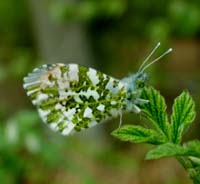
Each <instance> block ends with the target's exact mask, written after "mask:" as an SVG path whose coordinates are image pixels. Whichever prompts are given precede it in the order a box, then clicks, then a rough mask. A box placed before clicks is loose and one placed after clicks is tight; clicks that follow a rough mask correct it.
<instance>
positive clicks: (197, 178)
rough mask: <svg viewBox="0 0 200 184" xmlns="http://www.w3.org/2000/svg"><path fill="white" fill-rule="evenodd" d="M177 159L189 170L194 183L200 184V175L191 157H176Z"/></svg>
mask: <svg viewBox="0 0 200 184" xmlns="http://www.w3.org/2000/svg"><path fill="white" fill-rule="evenodd" d="M176 159H177V160H178V161H179V163H180V164H181V165H182V166H183V167H184V168H185V170H186V171H187V172H188V175H189V177H190V178H191V179H192V180H193V183H194V184H200V175H199V174H198V172H197V171H196V169H195V168H194V166H193V164H192V162H191V161H190V160H189V159H187V160H186V159H185V158H184V157H180V156H178V157H176Z"/></svg>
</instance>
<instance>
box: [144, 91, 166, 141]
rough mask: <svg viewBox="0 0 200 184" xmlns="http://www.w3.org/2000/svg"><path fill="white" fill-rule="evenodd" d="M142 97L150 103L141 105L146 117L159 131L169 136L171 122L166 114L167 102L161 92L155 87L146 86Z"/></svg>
mask: <svg viewBox="0 0 200 184" xmlns="http://www.w3.org/2000/svg"><path fill="white" fill-rule="evenodd" d="M141 98H142V99H146V100H148V101H149V103H146V104H144V105H141V109H142V110H143V112H144V114H145V116H146V118H147V119H148V120H150V121H151V122H152V123H153V125H154V126H155V127H156V129H157V130H158V131H159V132H162V133H163V134H164V135H165V136H166V137H167V138H169V123H168V119H167V114H166V109H167V106H166V103H165V100H164V98H163V97H162V96H161V95H160V93H159V92H158V91H157V90H155V89H154V88H151V87H150V88H144V90H143V91H142V94H141Z"/></svg>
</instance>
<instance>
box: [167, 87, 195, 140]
mask: <svg viewBox="0 0 200 184" xmlns="http://www.w3.org/2000/svg"><path fill="white" fill-rule="evenodd" d="M194 106H195V104H194V101H193V99H192V97H191V96H190V95H189V93H188V92H186V91H184V92H182V93H181V95H180V96H178V97H177V98H176V99H175V101H174V105H173V112H172V116H171V137H172V142H174V143H180V142H181V137H182V134H183V132H184V130H186V129H187V128H188V127H189V125H190V124H191V122H192V121H193V120H194V118H195V111H194Z"/></svg>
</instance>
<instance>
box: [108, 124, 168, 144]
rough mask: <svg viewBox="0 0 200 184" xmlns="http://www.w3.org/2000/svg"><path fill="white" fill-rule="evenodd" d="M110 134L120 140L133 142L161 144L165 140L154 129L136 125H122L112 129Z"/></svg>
mask: <svg viewBox="0 0 200 184" xmlns="http://www.w3.org/2000/svg"><path fill="white" fill-rule="evenodd" d="M112 135H113V136H114V137H116V138H118V139H120V140H122V141H130V142H134V143H141V142H145V143H151V144H161V143H164V142H165V141H166V140H165V138H164V137H163V136H161V135H160V134H158V133H157V132H156V131H154V130H151V129H146V128H143V127H141V126H136V125H125V126H122V127H121V128H119V129H117V130H114V131H113V132H112Z"/></svg>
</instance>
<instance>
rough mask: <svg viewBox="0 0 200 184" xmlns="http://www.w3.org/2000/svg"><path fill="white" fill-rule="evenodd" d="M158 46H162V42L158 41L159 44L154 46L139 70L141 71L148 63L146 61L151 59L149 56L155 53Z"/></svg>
mask: <svg viewBox="0 0 200 184" xmlns="http://www.w3.org/2000/svg"><path fill="white" fill-rule="evenodd" d="M158 47H160V42H158V43H157V45H156V46H155V47H154V49H153V50H152V51H151V53H150V54H149V55H148V56H147V57H146V59H145V60H144V61H143V63H142V64H141V66H140V68H139V70H138V72H140V71H141V70H142V67H143V66H144V65H145V64H146V62H147V61H148V60H149V58H150V57H151V56H152V55H153V54H154V52H155V51H156V50H157V49H158Z"/></svg>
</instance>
